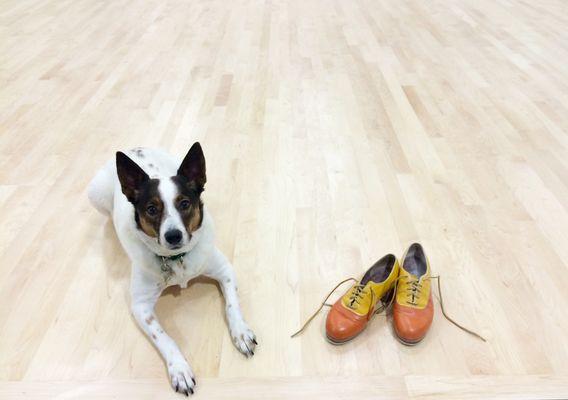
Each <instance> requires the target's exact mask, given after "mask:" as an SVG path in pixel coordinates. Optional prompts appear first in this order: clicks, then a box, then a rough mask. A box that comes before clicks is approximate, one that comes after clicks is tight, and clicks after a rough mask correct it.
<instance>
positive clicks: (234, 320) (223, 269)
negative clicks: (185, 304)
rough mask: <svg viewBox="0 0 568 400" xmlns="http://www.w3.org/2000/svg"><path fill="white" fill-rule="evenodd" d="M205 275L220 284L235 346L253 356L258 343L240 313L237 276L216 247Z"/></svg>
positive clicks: (245, 353)
mask: <svg viewBox="0 0 568 400" xmlns="http://www.w3.org/2000/svg"><path fill="white" fill-rule="evenodd" d="M205 275H206V276H208V277H210V278H213V279H215V280H216V281H218V282H219V285H220V286H221V291H222V292H223V297H225V314H226V316H227V323H228V324H229V333H230V334H231V338H232V340H233V343H234V345H235V347H236V348H237V349H238V350H239V351H240V352H241V353H243V354H244V355H246V356H247V357H249V356H253V355H254V349H255V347H256V345H257V344H258V343H257V342H256V336H255V334H254V332H253V331H252V330H251V329H250V328H249V326H248V325H247V323H246V322H245V320H244V319H243V315H242V313H241V307H240V305H239V298H238V296H237V278H236V276H235V272H234V270H233V266H232V265H231V263H230V262H229V260H227V258H226V257H225V256H224V255H223V253H221V251H220V250H218V249H217V248H216V249H215V250H214V251H213V254H212V256H211V259H210V260H209V263H208V265H207V269H206V271H205Z"/></svg>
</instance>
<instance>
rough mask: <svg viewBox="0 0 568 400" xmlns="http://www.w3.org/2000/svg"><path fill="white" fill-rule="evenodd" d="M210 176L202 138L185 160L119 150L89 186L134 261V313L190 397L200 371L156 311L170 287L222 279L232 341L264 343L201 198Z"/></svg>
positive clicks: (245, 347) (246, 350)
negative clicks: (201, 278)
mask: <svg viewBox="0 0 568 400" xmlns="http://www.w3.org/2000/svg"><path fill="white" fill-rule="evenodd" d="M205 181H206V177H205V158H204V156H203V151H202V150H201V146H200V145H199V143H195V144H194V145H193V146H192V147H191V149H190V150H189V152H188V153H187V155H186V156H185V158H184V160H183V161H182V162H181V164H179V162H177V161H176V160H175V159H174V158H173V157H172V156H170V155H169V154H167V153H165V152H163V151H160V150H153V149H146V148H137V149H133V150H130V151H128V152H126V154H125V153H122V152H118V153H116V160H111V161H109V162H108V163H107V164H106V165H105V166H104V167H103V168H102V169H101V170H100V171H99V172H98V173H97V175H96V176H95V177H94V178H93V180H92V181H91V183H90V184H89V189H88V194H89V199H90V200H91V203H92V204H93V205H94V206H95V208H97V209H98V210H99V211H101V212H102V213H104V214H107V215H111V216H112V219H113V222H114V227H115V229H116V233H117V235H118V238H119V239H120V242H121V243H122V246H123V247H124V250H125V251H126V253H127V254H128V257H129V258H130V260H131V261H132V273H131V284H130V292H131V296H132V304H131V309H132V314H133V315H134V318H135V319H136V321H137V322H138V325H139V326H140V328H141V329H142V330H143V331H144V332H145V333H146V335H147V336H148V338H149V339H150V340H151V341H152V343H153V344H154V345H155V346H156V348H157V349H158V350H159V351H160V354H161V355H162V358H163V359H164V361H165V363H166V365H167V368H168V372H169V375H170V380H171V385H172V387H173V388H174V389H175V390H176V391H178V392H180V393H184V394H186V395H188V394H189V393H192V394H193V391H194V387H195V378H194V375H193V372H192V370H191V367H190V366H189V364H188V363H187V361H186V359H185V357H184V356H183V354H182V353H181V351H180V349H179V348H178V346H177V345H176V343H175V342H174V341H173V340H172V338H171V337H169V336H168V335H167V334H166V332H164V330H163V329H162V327H161V325H160V322H159V321H158V318H157V317H156V314H155V312H154V305H155V304H156V301H157V300H158V298H159V297H160V294H161V293H162V291H163V290H164V289H165V288H166V287H168V286H172V285H180V286H181V287H182V288H185V287H187V282H188V281H189V280H190V279H192V278H195V277H196V276H198V275H205V276H208V277H210V278H213V279H215V280H217V281H218V282H219V285H220V286H221V290H222V292H223V295H224V297H225V311H226V316H227V322H228V325H229V331H230V334H231V337H232V339H233V343H234V344H235V346H236V347H237V349H238V350H239V351H240V352H241V353H243V354H245V355H246V356H247V357H249V356H252V355H254V349H255V346H256V345H257V342H256V337H255V335H254V333H253V332H252V330H251V329H250V328H249V327H248V325H247V324H246V322H245V320H244V319H243V316H242V314H241V310H240V307H239V300H238V298H237V283H236V279H235V273H234V271H233V267H232V266H231V264H230V262H229V261H228V260H227V258H226V257H225V256H224V255H223V253H221V251H219V249H217V248H216V247H215V243H214V232H213V222H212V220H211V216H210V215H209V213H208V212H207V211H206V209H205V207H204V206H203V202H202V201H201V193H202V192H203V188H204V185H205Z"/></svg>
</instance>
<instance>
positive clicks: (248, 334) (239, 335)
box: [230, 321, 258, 357]
mask: <svg viewBox="0 0 568 400" xmlns="http://www.w3.org/2000/svg"><path fill="white" fill-rule="evenodd" d="M230 333H231V338H232V339H233V344H234V345H235V347H236V348H237V350H239V351H240V352H241V353H243V354H244V355H245V356H247V357H252V356H254V349H255V348H256V345H257V344H258V343H257V342H256V336H255V334H254V332H253V331H252V330H251V329H250V328H249V327H248V325H247V324H246V322H244V321H240V322H238V323H234V324H232V325H231V329H230Z"/></svg>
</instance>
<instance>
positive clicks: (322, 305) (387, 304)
mask: <svg viewBox="0 0 568 400" xmlns="http://www.w3.org/2000/svg"><path fill="white" fill-rule="evenodd" d="M403 278H406V277H405V276H398V277H397V278H396V279H395V281H394V282H393V284H394V293H393V294H392V296H391V298H390V301H388V302H387V303H383V305H382V307H380V308H377V309H376V310H375V311H374V312H373V313H372V315H376V314H380V313H382V312H383V311H384V310H386V309H388V308H389V307H390V306H391V305H392V303H393V302H394V300H395V299H396V291H397V289H398V282H399V281H400V280H401V279H403ZM427 279H436V281H437V282H438V296H439V297H440V308H441V309H442V315H443V316H444V318H446V319H447V320H448V321H449V322H450V323H452V324H454V325H455V326H457V327H458V328H460V329H461V330H462V331H464V332H467V333H469V334H470V335H473V336H475V337H476V338H478V339H480V340H482V341H484V342H487V340H486V339H485V338H484V337H483V336H481V335H480V334H479V333H477V332H474V331H472V330H471V329H468V328H466V327H464V326H463V325H460V324H458V323H457V322H456V321H455V320H454V319H452V318H451V317H450V316H449V315H448V314H447V313H446V310H445V309H444V299H443V297H442V288H441V286H440V280H441V279H440V276H439V275H438V276H431V277H430V278H427ZM349 281H355V282H358V280H357V279H355V278H347V279H345V280H343V281H341V282H339V283H338V284H337V285H336V286H335V287H334V288H333V289H332V290H331V292H329V293H328V294H327V296H326V297H325V299H324V300H323V302H322V303H321V305H320V306H319V308H318V309H317V310H316V312H314V313H313V314H312V316H311V317H310V318H308V320H307V321H306V322H305V323H304V325H302V327H301V328H300V329H299V330H298V331H297V332H295V333H294V334H293V335H292V336H290V337H291V338H294V337H296V336H298V335H299V334H300V333H302V332H303V331H304V330H305V329H306V327H307V326H308V324H309V323H310V322H312V320H313V319H314V318H315V317H316V316H317V315H318V313H319V312H320V311H321V309H322V308H323V307H324V306H327V307H331V306H332V304H327V303H326V301H327V299H329V296H331V295H332V294H333V293H334V292H335V291H336V290H337V289H338V288H339V287H340V286H341V285H343V284H344V283H345V282H349ZM417 283H419V282H417ZM421 287H422V285H419V287H417V288H416V290H414V289H413V290H412V291H413V292H418V291H419V290H420V289H421ZM371 295H373V293H372V291H371ZM385 297H388V294H387V295H386V296H385ZM371 304H372V303H371ZM371 310H372V307H371V308H369V312H370V311H371ZM372 315H371V316H372ZM367 318H368V319H369V314H367Z"/></svg>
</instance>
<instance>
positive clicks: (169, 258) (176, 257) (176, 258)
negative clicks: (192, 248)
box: [162, 252, 187, 261]
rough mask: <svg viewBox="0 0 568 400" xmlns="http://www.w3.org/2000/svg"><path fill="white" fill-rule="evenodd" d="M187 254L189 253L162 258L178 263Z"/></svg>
mask: <svg viewBox="0 0 568 400" xmlns="http://www.w3.org/2000/svg"><path fill="white" fill-rule="evenodd" d="M186 254H187V252H186V253H179V254H176V255H175V256H170V257H163V256H162V258H164V259H166V260H167V261H177V260H181V259H182V258H183V256H185V255H186Z"/></svg>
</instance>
